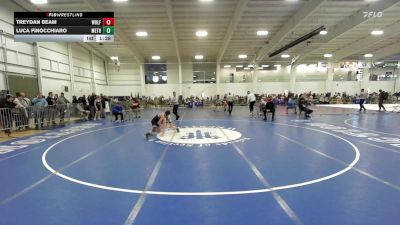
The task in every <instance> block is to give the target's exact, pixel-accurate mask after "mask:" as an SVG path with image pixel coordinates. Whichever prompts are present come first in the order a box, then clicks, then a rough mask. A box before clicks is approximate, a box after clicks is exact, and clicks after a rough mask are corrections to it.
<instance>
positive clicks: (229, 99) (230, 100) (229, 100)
mask: <svg viewBox="0 0 400 225" xmlns="http://www.w3.org/2000/svg"><path fill="white" fill-rule="evenodd" d="M226 102H227V103H228V112H229V115H231V114H232V110H233V96H232V94H231V93H230V92H229V94H228V95H227V96H226Z"/></svg>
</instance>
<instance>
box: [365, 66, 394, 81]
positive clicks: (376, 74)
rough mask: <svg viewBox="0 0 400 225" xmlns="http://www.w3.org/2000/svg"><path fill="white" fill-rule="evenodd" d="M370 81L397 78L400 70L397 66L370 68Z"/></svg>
mask: <svg viewBox="0 0 400 225" xmlns="http://www.w3.org/2000/svg"><path fill="white" fill-rule="evenodd" d="M370 72H371V73H370V75H369V80H370V81H388V80H396V78H397V73H398V70H397V69H396V67H381V68H379V67H376V68H372V69H371V70H370Z"/></svg>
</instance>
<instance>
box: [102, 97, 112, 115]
mask: <svg viewBox="0 0 400 225" xmlns="http://www.w3.org/2000/svg"><path fill="white" fill-rule="evenodd" d="M100 99H101V107H102V108H101V118H106V113H105V109H106V102H108V101H110V100H109V99H108V98H107V97H106V96H104V95H103V94H100Z"/></svg>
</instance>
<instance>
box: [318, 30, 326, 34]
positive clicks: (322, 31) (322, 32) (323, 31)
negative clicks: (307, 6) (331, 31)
mask: <svg viewBox="0 0 400 225" xmlns="http://www.w3.org/2000/svg"><path fill="white" fill-rule="evenodd" d="M319 34H320V35H327V34H328V31H326V30H321V31H320V32H319Z"/></svg>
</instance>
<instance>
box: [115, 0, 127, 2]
mask: <svg viewBox="0 0 400 225" xmlns="http://www.w3.org/2000/svg"><path fill="white" fill-rule="evenodd" d="M113 1H114V2H127V1H128V0H113Z"/></svg>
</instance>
